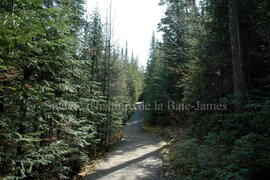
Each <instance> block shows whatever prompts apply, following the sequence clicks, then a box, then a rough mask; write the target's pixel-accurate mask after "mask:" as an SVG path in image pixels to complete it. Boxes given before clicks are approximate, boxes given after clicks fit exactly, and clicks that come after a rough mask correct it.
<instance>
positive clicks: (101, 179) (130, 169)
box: [84, 110, 163, 180]
mask: <svg viewBox="0 0 270 180" xmlns="http://www.w3.org/2000/svg"><path fill="white" fill-rule="evenodd" d="M142 121H143V113H142V111H141V110H136V111H135V113H134V114H133V116H132V117H131V119H130V121H129V122H128V124H127V126H126V128H125V137H124V139H125V140H124V141H123V142H121V144H120V145H119V146H118V147H117V148H116V149H115V150H114V151H113V152H111V153H109V154H108V155H107V156H106V158H105V159H104V160H102V161H101V162H100V163H99V164H98V165H97V167H96V169H95V171H94V172H93V173H92V174H90V175H88V176H86V177H85V178H84V179H85V180H161V179H163V178H161V169H162V168H161V167H162V160H161V156H160V151H161V145H160V142H159V140H157V139H156V138H154V137H152V136H150V135H148V134H145V133H143V132H142V131H141V130H140V126H141V125H142Z"/></svg>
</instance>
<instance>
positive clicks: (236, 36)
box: [229, 0, 246, 112]
mask: <svg viewBox="0 0 270 180" xmlns="http://www.w3.org/2000/svg"><path fill="white" fill-rule="evenodd" d="M229 21H230V35H231V51H232V65H233V84H234V96H235V100H236V102H237V103H236V104H235V112H241V111H243V105H244V104H245V99H246V84H245V76H244V72H243V65H242V52H241V37H240V27H239V2H238V1H237V0H229Z"/></svg>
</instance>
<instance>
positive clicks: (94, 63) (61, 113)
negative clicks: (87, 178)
mask: <svg viewBox="0 0 270 180" xmlns="http://www.w3.org/2000/svg"><path fill="white" fill-rule="evenodd" d="M83 11H84V9H83V0H76V1H73V0H60V1H54V0H46V1H42V0H31V1H26V0H16V1H6V0H4V1H1V2H0V12H1V13H0V167H1V169H0V179H2V178H4V179H40V177H42V178H43V179H71V177H72V176H73V175H74V173H76V172H78V171H79V170H80V168H81V166H82V165H83V164H84V163H87V162H88V161H91V160H92V159H94V158H96V157H97V154H98V152H101V151H104V150H105V149H106V147H107V146H108V145H109V144H110V143H111V142H108V140H110V137H112V136H113V135H114V134H115V133H118V132H121V128H122V124H123V121H126V119H127V118H128V117H127V115H126V114H127V111H124V110H107V109H109V108H108V106H109V105H110V104H111V103H122V101H124V100H126V103H127V104H129V103H130V104H132V103H134V102H135V101H136V100H137V99H138V96H139V93H140V91H141V86H142V85H141V82H142V73H141V71H140V70H139V68H138V64H137V63H134V64H133V65H131V64H130V63H126V62H123V61H122V59H121V58H120V55H119V54H118V53H116V52H117V49H113V48H111V52H110V53H111V54H112V57H111V58H113V59H114V61H115V64H113V63H111V64H106V62H107V59H105V58H104V57H105V56H106V55H105V53H104V51H105V50H104V49H106V47H104V44H105V43H104V41H105V40H104V34H103V28H104V27H103V26H102V22H101V20H100V15H99V13H98V11H94V12H93V15H92V16H91V18H90V20H89V22H88V21H85V20H84V19H83ZM80 33H81V34H82V35H80ZM116 64H117V65H116ZM122 66H127V67H128V68H127V70H126V71H125V72H123V71H122V70H121V67H122ZM108 69H109V70H108ZM119 74H120V75H119ZM123 74H124V75H125V76H126V77H129V76H130V75H133V76H131V79H129V80H130V81H131V82H132V83H133V85H132V86H129V85H128V83H127V82H126V81H122V76H123ZM108 77H110V78H108ZM104 84H109V86H103V85H104ZM118 85H119V86H118ZM121 86H122V87H126V89H123V90H122V89H121ZM113 91H114V92H113ZM121 91H123V94H122V92H121ZM131 91H132V92H134V94H129V93H128V92H131ZM108 97H109V98H108ZM100 105H103V106H104V107H105V108H99V106H100ZM117 138H118V139H119V138H121V137H117ZM118 139H117V140H118ZM117 140H114V143H115V142H117Z"/></svg>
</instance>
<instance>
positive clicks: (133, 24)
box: [85, 0, 165, 66]
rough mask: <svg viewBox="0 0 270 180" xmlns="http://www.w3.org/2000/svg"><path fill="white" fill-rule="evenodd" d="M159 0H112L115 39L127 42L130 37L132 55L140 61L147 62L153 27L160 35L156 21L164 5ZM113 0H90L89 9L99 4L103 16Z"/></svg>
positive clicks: (115, 40) (88, 10) (159, 35)
mask: <svg viewBox="0 0 270 180" xmlns="http://www.w3.org/2000/svg"><path fill="white" fill-rule="evenodd" d="M159 1H160V0H112V14H113V15H112V18H113V27H114V42H115V43H116V44H118V45H120V46H125V44H126V41H128V47H129V55H131V52H132V51H134V55H135V56H138V58H139V63H140V64H141V65H143V66H145V65H146V62H147V59H148V54H149V47H150V41H151V37H152V34H153V31H155V32H156V36H157V37H158V38H159V39H160V38H161V36H162V35H161V33H158V32H157V25H158V23H159V22H160V19H161V18H162V17H163V15H164V10H165V8H164V7H160V6H159V5H158V4H159ZM109 4H110V0H87V3H86V6H85V7H86V10H87V12H88V13H91V11H92V10H93V9H95V7H98V9H99V11H100V13H101V16H102V18H103V22H104V19H105V17H106V12H107V9H108V7H109Z"/></svg>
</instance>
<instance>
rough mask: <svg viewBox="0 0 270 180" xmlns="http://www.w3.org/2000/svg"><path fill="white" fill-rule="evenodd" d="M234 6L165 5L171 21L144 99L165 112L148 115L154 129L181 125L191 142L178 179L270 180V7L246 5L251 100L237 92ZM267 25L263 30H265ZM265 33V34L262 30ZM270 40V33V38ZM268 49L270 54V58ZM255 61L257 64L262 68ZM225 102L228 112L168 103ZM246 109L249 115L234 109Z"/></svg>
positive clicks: (154, 48)
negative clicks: (266, 179) (268, 177)
mask: <svg viewBox="0 0 270 180" xmlns="http://www.w3.org/2000/svg"><path fill="white" fill-rule="evenodd" d="M228 3H229V1H227V0H221V1H215V0H203V1H201V4H200V6H199V7H197V6H196V5H195V1H186V0H162V1H161V3H160V4H161V5H165V6H166V11H165V17H164V18H163V19H162V20H161V23H160V25H159V30H160V31H162V32H163V41H162V42H160V43H156V40H155V38H153V40H152V43H151V49H150V52H151V53H150V57H149V61H148V66H147V71H146V76H145V88H144V100H145V104H151V106H153V105H154V104H155V102H158V103H161V104H163V107H164V108H163V110H157V111H155V110H150V111H146V112H145V117H146V120H147V121H148V122H149V123H151V124H152V125H164V124H165V125H167V124H172V125H173V126H175V125H177V126H181V127H183V128H185V129H186V132H187V134H188V135H189V138H190V139H187V140H186V142H184V143H181V142H179V143H178V145H177V146H176V148H175V149H174V150H173V151H172V158H171V162H172V164H173V165H174V167H175V168H176V170H177V171H178V175H179V179H199V180H200V179H260V178H261V176H263V173H266V174H269V168H270V165H269V163H268V162H269V160H270V157H269V153H267V152H269V145H268V144H269V143H268V142H269V141H270V139H269V138H270V137H269V134H270V132H269V130H270V127H269V124H270V123H269V119H270V118H269V112H270V109H269V97H270V95H269V82H270V81H269V70H270V64H269V61H268V59H269V37H267V35H266V34H267V33H266V30H267V28H266V27H265V25H266V23H267V22H268V21H267V20H266V19H265V18H268V17H269V13H267V12H266V9H267V8H269V3H268V2H267V1H266V0H262V1H252V2H251V1H239V17H238V18H239V27H240V34H238V35H237V36H239V37H240V38H241V48H242V49H241V52H239V53H241V55H242V56H243V58H242V60H241V61H242V62H241V63H242V64H243V67H242V71H243V72H244V75H245V77H246V79H245V80H246V87H247V91H246V92H245V93H246V96H247V100H246V102H245V103H244V105H243V104H241V102H240V101H239V98H238V96H239V94H233V93H234V88H235V87H234V84H233V81H234V80H235V79H237V77H235V76H234V69H233V66H232V52H231V37H230V35H231V33H232V30H231V28H230V22H229V8H228V7H229V6H228ZM259 24H260V25H259ZM258 27H260V28H258ZM268 34H269V33H268ZM266 49H267V50H268V52H267V51H266ZM255 59H256V61H255ZM167 101H174V102H177V103H185V104H191V105H195V104H196V103H197V102H198V101H199V102H200V103H204V104H220V103H225V104H226V106H227V110H226V111H219V112H217V111H191V112H186V111H180V112H179V111H167V110H166V104H167V103H166V102H167ZM236 104H239V105H241V106H242V107H241V108H242V111H235V110H234V106H235V105H236Z"/></svg>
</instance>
